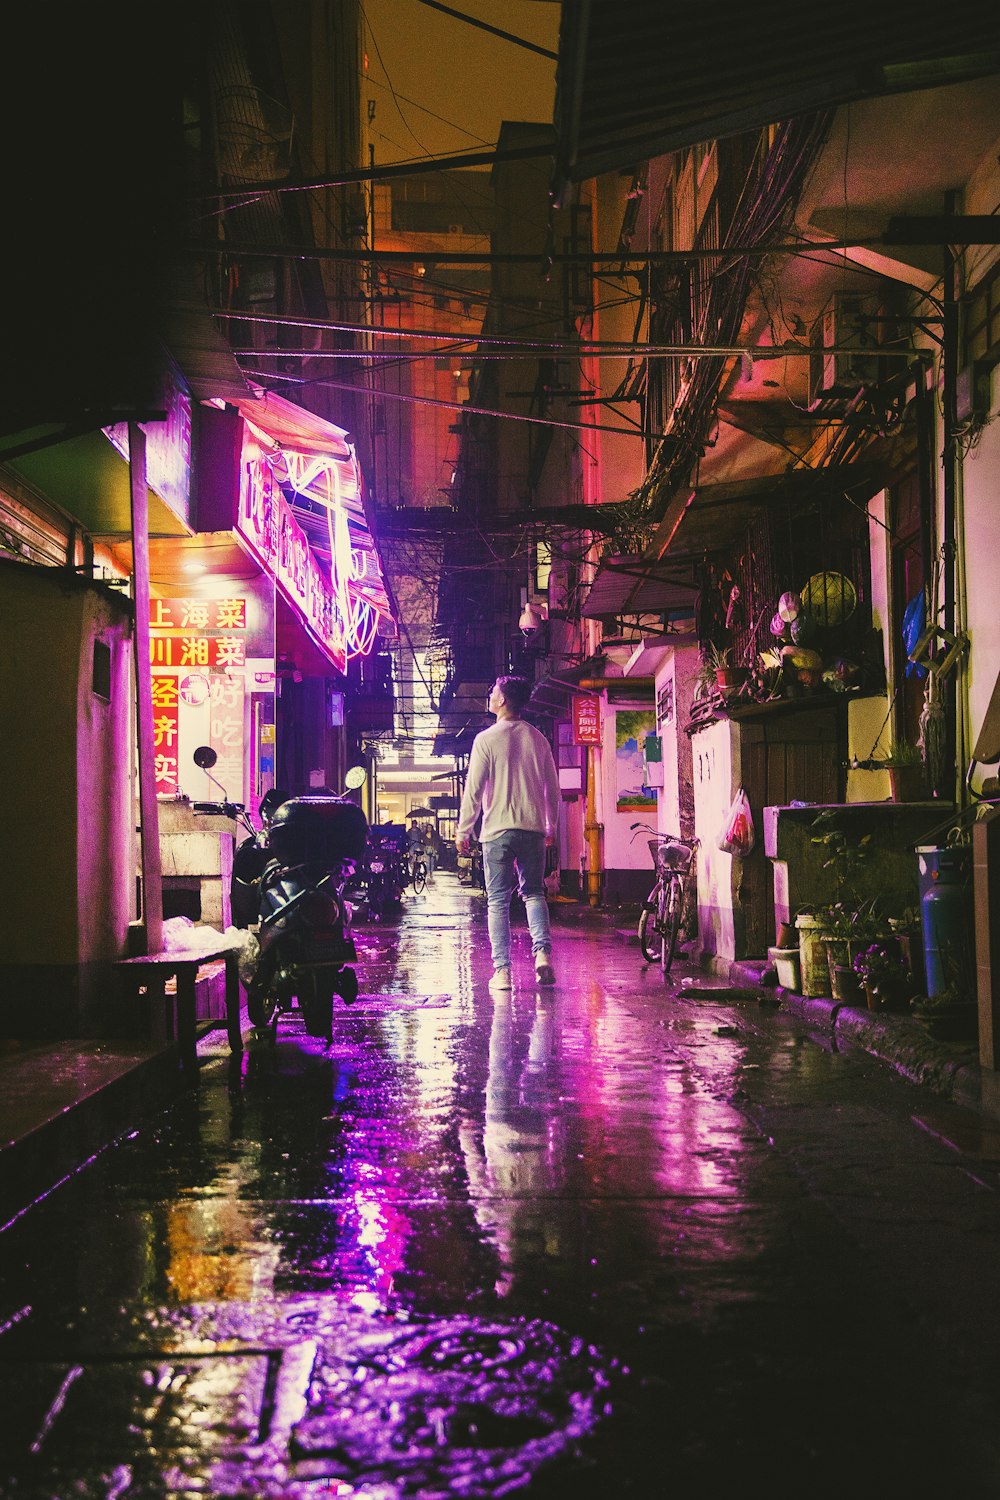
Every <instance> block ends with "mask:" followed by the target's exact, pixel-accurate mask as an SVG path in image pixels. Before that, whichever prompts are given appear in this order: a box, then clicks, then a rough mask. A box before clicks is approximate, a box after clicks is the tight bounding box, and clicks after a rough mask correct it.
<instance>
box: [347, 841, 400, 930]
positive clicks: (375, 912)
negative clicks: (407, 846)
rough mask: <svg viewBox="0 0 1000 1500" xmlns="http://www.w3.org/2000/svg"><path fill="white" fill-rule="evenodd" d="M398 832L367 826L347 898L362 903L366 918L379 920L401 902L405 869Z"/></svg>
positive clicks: (358, 903) (374, 920)
mask: <svg viewBox="0 0 1000 1500" xmlns="http://www.w3.org/2000/svg"><path fill="white" fill-rule="evenodd" d="M400 834H401V830H400V829H398V828H395V827H392V828H381V827H379V826H377V825H376V826H375V827H374V828H370V829H369V830H368V838H367V840H366V843H365V849H364V853H363V855H362V857H361V860H360V861H359V864H358V868H357V870H356V872H355V874H354V876H353V877H352V878H351V880H350V881H349V882H348V886H347V895H348V898H349V900H351V901H352V902H353V903H354V904H355V905H358V906H361V905H363V906H364V908H365V914H366V916H367V918H368V920H369V921H372V922H380V921H381V920H382V918H383V917H384V916H385V914H386V912H387V911H389V910H390V909H391V908H393V907H398V906H399V905H400V904H401V902H402V899H403V891H404V890H405V889H406V871H405V868H404V865H403V855H402V850H401V847H400Z"/></svg>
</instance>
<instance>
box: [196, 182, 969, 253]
mask: <svg viewBox="0 0 1000 1500" xmlns="http://www.w3.org/2000/svg"><path fill="white" fill-rule="evenodd" d="M269 191H270V189H269ZM893 243H898V240H897V241H890V240H889V239H888V238H887V236H885V235H870V236H868V237H865V236H862V235H855V236H854V237H853V238H852V239H847V240H800V241H793V242H792V243H791V244H786V245H774V244H763V243H759V244H756V245H717V246H704V245H699V246H693V247H692V248H691V249H688V250H625V251H623V250H537V251H534V250H498V251H480V250H437V249H423V250H372V249H368V248H365V249H359V248H355V247H351V248H348V247H346V246H332V245H257V244H253V243H244V242H242V241H236V240H219V241H218V242H217V243H215V244H211V245H188V246H187V247H186V250H187V253H188V254H191V255H247V256H259V257H261V258H262V259H265V260H275V259H277V260H285V259H288V260H343V261H360V262H362V263H364V262H367V261H375V262H384V263H385V264H387V265H394V264H405V265H409V264H411V263H416V264H418V265H420V264H428V265H434V266H531V265H535V266H542V265H544V266H554V265H576V266H622V267H623V268H624V267H625V266H627V265H637V266H645V265H685V264H687V263H688V262H689V261H704V260H727V259H734V260H735V259H739V258H741V257H746V256H750V255H760V256H768V255H812V254H815V253H816V252H817V251H820V250H851V249H877V248H879V247H880V246H883V245H887V244H893ZM926 243H928V244H929V243H935V244H936V243H937V241H933V242H932V241H930V240H928V241H927V242H926ZM982 243H984V244H985V243H990V242H988V241H986V240H984V241H983V242H982Z"/></svg>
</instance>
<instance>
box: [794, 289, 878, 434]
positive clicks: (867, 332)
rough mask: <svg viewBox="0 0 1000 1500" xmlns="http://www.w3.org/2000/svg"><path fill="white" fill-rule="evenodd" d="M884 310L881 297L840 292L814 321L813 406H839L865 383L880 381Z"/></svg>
mask: <svg viewBox="0 0 1000 1500" xmlns="http://www.w3.org/2000/svg"><path fill="white" fill-rule="evenodd" d="M882 320H883V310H882V308H881V305H880V304H879V302H878V299H877V298H875V297H872V296H868V295H862V294H860V293H853V292H836V293H835V294H834V295H833V296H832V297H831V298H830V301H829V302H828V303H827V304H826V306H825V307H824V309H823V311H822V312H821V313H820V315H819V317H818V318H817V319H816V322H815V323H814V324H813V327H812V332H811V335H810V342H811V344H812V352H811V354H810V356H809V409H810V411H815V410H816V408H817V407H821V406H827V405H829V404H830V403H831V402H834V403H837V404H838V405H839V406H841V407H842V406H843V404H844V403H845V402H846V401H847V400H848V399H849V398H850V397H851V396H853V395H855V394H856V393H857V392H858V391H859V390H860V389H861V388H862V387H863V386H866V385H875V384H877V382H878V380H879V377H880V372H881V365H880V361H879V356H878V347H879V344H880V343H881V342H882V329H883V327H884V323H883V321H882Z"/></svg>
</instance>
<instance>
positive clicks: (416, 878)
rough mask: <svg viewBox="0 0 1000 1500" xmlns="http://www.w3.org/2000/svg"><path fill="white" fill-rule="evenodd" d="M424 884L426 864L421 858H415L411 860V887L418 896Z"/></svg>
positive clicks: (425, 880) (425, 881) (425, 882)
mask: <svg viewBox="0 0 1000 1500" xmlns="http://www.w3.org/2000/svg"><path fill="white" fill-rule="evenodd" d="M426 884H427V866H426V865H425V864H424V862H423V860H422V859H415V860H414V861H413V889H414V891H415V892H416V894H417V895H418V896H419V895H420V892H421V891H422V890H423V888H424V886H425V885H426Z"/></svg>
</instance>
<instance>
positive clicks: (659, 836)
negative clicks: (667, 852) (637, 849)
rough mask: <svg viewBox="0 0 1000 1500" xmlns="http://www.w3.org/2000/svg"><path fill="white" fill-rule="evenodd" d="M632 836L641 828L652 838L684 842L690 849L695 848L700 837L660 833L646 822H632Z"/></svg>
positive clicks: (669, 841)
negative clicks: (683, 836)
mask: <svg viewBox="0 0 1000 1500" xmlns="http://www.w3.org/2000/svg"><path fill="white" fill-rule="evenodd" d="M629 826H630V827H631V829H632V837H633V838H635V836H636V834H637V833H638V832H639V831H640V830H641V831H642V832H643V833H651V834H652V835H653V838H654V839H660V840H661V841H662V842H663V843H665V844H666V843H672V844H686V845H687V846H688V848H690V849H697V847H698V845H699V844H700V843H701V839H685V838H682V837H681V835H680V834H679V833H661V832H660V830H659V829H658V828H650V826H649V824H648V823H632V824H630V825H629Z"/></svg>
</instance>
